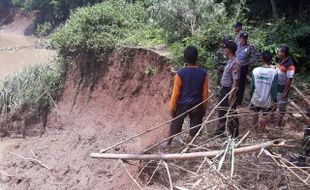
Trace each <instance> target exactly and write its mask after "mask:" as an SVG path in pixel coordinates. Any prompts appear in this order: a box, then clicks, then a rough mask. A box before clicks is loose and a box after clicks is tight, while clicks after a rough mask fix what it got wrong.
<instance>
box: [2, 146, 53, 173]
mask: <svg viewBox="0 0 310 190" xmlns="http://www.w3.org/2000/svg"><path fill="white" fill-rule="evenodd" d="M5 152H7V153H9V154H12V155H15V156H18V157H20V158H22V159H24V160H28V161H31V162H33V163H36V164H38V165H40V166H42V167H43V168H45V169H47V170H48V171H51V169H50V168H49V167H48V166H47V165H45V164H43V163H42V162H41V161H40V160H38V159H34V158H28V157H25V156H22V155H20V154H17V153H15V152H10V151H5Z"/></svg>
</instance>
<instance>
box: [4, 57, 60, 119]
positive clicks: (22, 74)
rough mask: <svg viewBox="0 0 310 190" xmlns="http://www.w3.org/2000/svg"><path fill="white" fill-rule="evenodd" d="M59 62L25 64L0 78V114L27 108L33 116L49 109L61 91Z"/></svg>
mask: <svg viewBox="0 0 310 190" xmlns="http://www.w3.org/2000/svg"><path fill="white" fill-rule="evenodd" d="M63 66H64V65H63V63H61V62H59V63H57V64H56V63H54V64H49V65H47V64H40V65H35V66H29V67H26V68H24V69H23V70H21V71H18V72H16V73H13V74H10V75H8V76H7V77H5V78H4V79H3V80H1V81H0V113H1V114H6V113H9V112H14V111H15V110H17V109H20V108H21V107H23V106H26V107H29V108H30V111H31V113H32V114H33V115H34V116H38V115H40V113H41V111H43V110H42V109H43V108H51V107H53V106H54V104H53V102H54V101H55V100H56V99H57V97H58V96H59V95H60V93H61V89H62V79H63V77H62V76H64V72H65V70H64V68H63Z"/></svg>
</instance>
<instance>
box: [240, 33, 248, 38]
mask: <svg viewBox="0 0 310 190" xmlns="http://www.w3.org/2000/svg"><path fill="white" fill-rule="evenodd" d="M248 37H249V35H248V33H246V32H241V33H240V38H244V39H248Z"/></svg>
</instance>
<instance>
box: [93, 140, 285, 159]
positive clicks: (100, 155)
mask: <svg viewBox="0 0 310 190" xmlns="http://www.w3.org/2000/svg"><path fill="white" fill-rule="evenodd" d="M283 144H284V141H281V140H275V141H269V142H266V143H261V144H257V145H253V146H247V147H241V148H236V149H235V151H234V155H239V154H245V153H250V152H256V151H260V150H261V149H262V148H268V147H279V146H281V145H283ZM222 151H223V150H214V151H207V152H194V153H176V154H163V153H162V154H109V153H92V154H90V157H92V158H99V159H120V160H187V159H190V160H191V159H202V158H205V157H207V158H213V157H215V156H216V155H218V154H219V153H221V152H222Z"/></svg>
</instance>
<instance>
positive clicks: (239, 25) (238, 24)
mask: <svg viewBox="0 0 310 190" xmlns="http://www.w3.org/2000/svg"><path fill="white" fill-rule="evenodd" d="M233 27H234V28H237V27H241V28H242V23H241V22H236V23H235V24H234V25H233Z"/></svg>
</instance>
